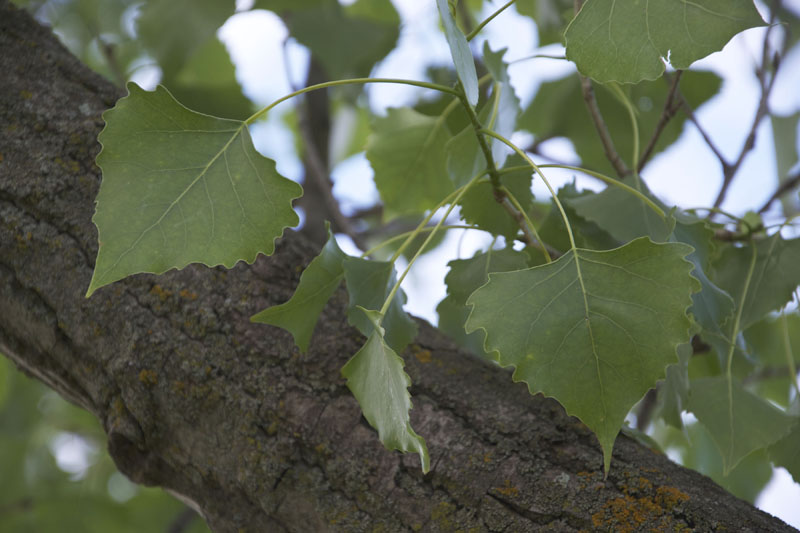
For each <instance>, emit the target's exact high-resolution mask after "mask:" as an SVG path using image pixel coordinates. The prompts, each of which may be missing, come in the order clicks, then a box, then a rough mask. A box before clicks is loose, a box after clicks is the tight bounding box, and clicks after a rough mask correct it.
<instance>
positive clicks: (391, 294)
mask: <svg viewBox="0 0 800 533" xmlns="http://www.w3.org/2000/svg"><path fill="white" fill-rule="evenodd" d="M481 176H483V172H481V173H480V174H478V175H476V176H475V177H473V178H472V179H471V180H469V182H468V183H467V184H466V185H464V186H463V187H461V188H459V189H456V191H455V192H457V193H458V194H457V195H456V197H455V198H454V199H453V201H452V202H451V203H450V206H449V207H448V208H447V211H445V213H444V216H443V217H442V218H441V220H439V222H437V223H436V226H434V228H433V229H432V230H431V232H430V235H428V237H427V238H426V239H425V241H424V242H423V243H422V246H420V247H419V249H418V250H417V253H415V254H414V257H412V258H411V260H410V261H409V262H408V265H406V268H405V270H403V273H402V274H401V275H400V277H399V278H397V282H395V284H394V287H392V290H391V292H389V296H387V297H386V301H385V302H383V307H381V311H380V313H381V316H384V315H386V312H387V311H388V310H389V306H390V305H391V303H392V299H394V295H395V294H397V291H398V289H399V288H400V284H401V283H403V280H404V279H406V276H407V275H408V271H409V270H411V266H412V265H413V264H414V262H415V261H416V260H417V258H418V257H419V256H420V254H421V253H422V252H423V250H425V247H426V246H427V245H428V243H429V242H431V239H433V237H434V236H435V235H436V232H437V231H438V230H439V228H440V227H441V226H442V224H443V223H444V221H445V219H447V216H448V215H449V214H450V212H451V211H453V209H454V208H455V207H456V205H457V204H458V201H459V200H461V197H462V196H464V193H466V192H467V190H469V188H470V187H472V186H473V185H474V184H475V182H477V181H478V179H479V178H480V177H481ZM450 196H452V194H450V195H449V196H448V198H449V197H450ZM446 200H447V199H445V200H442V203H443V202H445V201H446ZM429 220H430V219H429ZM419 230H420V228H417V231H416V234H419ZM414 237H416V235H414V234H412V236H410V237H409V238H408V239H407V240H406V242H405V243H404V244H403V245H404V246H406V245H408V243H409V242H410V241H411V239H413V238H414ZM395 255H396V256H397V255H398V254H395Z"/></svg>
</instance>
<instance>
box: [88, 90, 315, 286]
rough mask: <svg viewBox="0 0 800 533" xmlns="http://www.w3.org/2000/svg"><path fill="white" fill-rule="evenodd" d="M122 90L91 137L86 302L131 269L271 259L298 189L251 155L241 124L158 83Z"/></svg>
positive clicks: (292, 216) (292, 217) (290, 222)
mask: <svg viewBox="0 0 800 533" xmlns="http://www.w3.org/2000/svg"><path fill="white" fill-rule="evenodd" d="M128 91H129V95H128V96H126V97H124V98H122V99H120V100H119V101H118V102H117V105H116V106H115V107H114V108H112V109H110V110H109V111H106V112H105V113H104V114H103V118H104V119H105V121H106V127H105V128H104V129H103V131H102V132H101V133H100V136H99V137H98V140H99V141H100V144H102V146H103V149H102V151H101V152H100V154H99V155H98V156H97V164H98V166H99V167H100V168H101V169H102V170H103V181H102V183H101V185H100V192H99V194H98V195H97V208H96V211H95V215H94V218H93V219H92V220H93V221H94V223H95V224H96V225H97V230H98V233H99V239H98V240H99V243H100V248H99V251H98V254H97V262H96V265H95V269H94V274H93V276H92V281H91V283H90V285H89V290H88V293H87V296H89V295H91V294H92V293H93V292H94V291H95V290H96V289H97V288H99V287H102V286H103V285H107V284H109V283H112V282H114V281H117V280H119V279H122V278H124V277H125V276H129V275H131V274H136V273H139V272H151V273H154V274H161V273H163V272H166V271H167V270H169V269H171V268H183V267H185V266H186V265H188V264H189V263H204V264H206V265H209V266H214V265H224V266H226V267H228V268H230V267H232V266H233V265H234V264H235V263H236V262H237V261H247V262H249V263H251V262H253V261H254V260H255V258H256V255H257V254H259V253H265V254H271V253H272V252H273V250H274V249H275V242H274V241H275V239H276V238H278V237H280V236H281V234H282V233H283V230H284V228H286V227H289V226H295V225H296V224H297V223H298V217H297V214H296V213H295V212H294V210H293V209H292V200H293V199H294V198H297V197H299V196H300V195H301V194H302V189H301V187H300V186H299V185H298V184H296V183H294V182H293V181H290V180H288V179H286V178H284V177H283V176H281V175H280V174H278V172H277V171H276V170H275V162H274V161H272V160H270V159H267V158H265V157H263V156H261V155H260V154H259V153H258V152H256V150H255V148H254V147H253V142H252V140H251V139H250V134H249V132H248V130H247V127H246V124H245V123H244V122H239V121H235V120H225V119H219V118H215V117H211V116H208V115H201V114H200V113H195V112H194V111H191V110H189V109H187V108H185V107H183V106H182V105H180V104H179V103H178V102H177V101H176V100H175V99H174V98H173V97H172V95H170V94H169V92H168V91H167V90H166V89H164V88H163V87H158V88H157V89H156V90H155V91H153V92H148V91H144V90H143V89H141V88H140V87H139V86H137V85H136V84H135V83H129V84H128Z"/></svg>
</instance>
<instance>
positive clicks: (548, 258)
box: [500, 185, 553, 263]
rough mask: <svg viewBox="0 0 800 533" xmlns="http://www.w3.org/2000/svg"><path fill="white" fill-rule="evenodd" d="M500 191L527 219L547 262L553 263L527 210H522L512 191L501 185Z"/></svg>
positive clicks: (526, 221)
mask: <svg viewBox="0 0 800 533" xmlns="http://www.w3.org/2000/svg"><path fill="white" fill-rule="evenodd" d="M500 189H501V190H502V191H503V193H505V195H506V197H507V198H508V199H509V200H510V201H511V203H512V204H514V207H515V208H517V211H519V212H520V214H521V215H522V217H523V218H524V219H525V223H526V224H527V226H528V228H529V229H530V231H531V233H533V238H534V239H536V242H538V243H539V244H540V245H541V251H542V253H543V254H544V258H545V260H547V262H548V263H552V262H553V258H552V257H550V252H549V251H548V250H547V245H545V243H544V241H543V240H542V238H541V237H540V236H539V232H538V231H536V226H534V225H533V222H532V221H531V219H530V217H529V216H528V213H526V212H525V210H524V209H523V208H522V205H521V204H520V203H519V201H518V200H517V198H516V196H514V194H513V193H512V192H511V191H509V190H508V189H507V188H506V187H505V186H504V185H501V186H500Z"/></svg>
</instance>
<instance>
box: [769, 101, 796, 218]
mask: <svg viewBox="0 0 800 533" xmlns="http://www.w3.org/2000/svg"><path fill="white" fill-rule="evenodd" d="M770 118H771V122H772V138H773V140H774V142H775V160H776V163H777V171H778V183H779V184H780V183H783V182H784V181H786V178H788V177H789V171H790V170H791V169H792V167H794V165H795V164H796V163H797V161H798V158H800V151H798V150H800V148H798V143H797V126H798V122H799V121H800V112H797V113H795V114H793V115H789V116H788V117H780V116H777V115H772V117H770ZM781 204H782V205H783V214H784V216H787V217H789V216H792V215H793V214H795V213H797V204H796V202H794V201H793V200H792V199H791V198H790V197H789V195H784V196H782V197H781Z"/></svg>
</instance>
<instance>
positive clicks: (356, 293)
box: [344, 257, 417, 352]
mask: <svg viewBox="0 0 800 533" xmlns="http://www.w3.org/2000/svg"><path fill="white" fill-rule="evenodd" d="M344 278H345V281H346V282H347V292H348V293H349V295H350V307H349V309H348V312H347V319H348V320H349V321H350V323H351V324H352V325H353V326H355V327H356V328H358V330H359V331H360V332H361V333H362V334H363V335H364V336H366V337H369V336H370V335H371V332H372V329H373V326H372V322H370V321H369V320H368V319H367V317H366V316H365V315H364V313H363V312H362V311H359V310H358V309H357V308H358V307H363V308H364V309H368V310H373V311H376V310H379V309H380V308H381V306H383V302H384V301H386V298H388V297H389V293H390V292H391V291H392V287H394V284H395V282H396V281H397V278H396V276H395V270H394V264H393V263H390V262H388V261H370V260H367V259H361V258H359V257H348V258H347V259H346V260H345V261H344ZM405 302H406V295H405V293H404V292H403V290H402V289H400V290H398V291H397V292H396V293H395V295H394V298H392V303H391V305H390V306H389V309H388V310H387V311H386V316H384V317H383V322H382V324H383V327H384V328H386V334H385V337H386V342H387V343H388V344H389V346H391V347H392V349H394V350H395V351H397V352H402V351H403V349H404V348H405V347H406V346H408V344H409V343H410V342H411V341H413V340H414V337H416V335H417V325H416V324H415V323H414V321H413V320H411V317H409V316H408V314H407V313H406V312H405V311H404V310H403V304H405ZM381 336H384V334H381Z"/></svg>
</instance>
